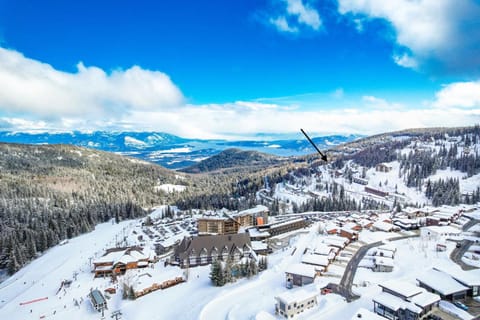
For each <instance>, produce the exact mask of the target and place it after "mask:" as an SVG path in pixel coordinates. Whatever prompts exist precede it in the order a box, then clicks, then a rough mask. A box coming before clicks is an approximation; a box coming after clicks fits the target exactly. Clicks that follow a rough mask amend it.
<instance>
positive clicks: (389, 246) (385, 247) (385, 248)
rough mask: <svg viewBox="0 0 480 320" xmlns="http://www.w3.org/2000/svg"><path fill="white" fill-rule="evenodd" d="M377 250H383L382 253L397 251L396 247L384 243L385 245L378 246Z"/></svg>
mask: <svg viewBox="0 0 480 320" xmlns="http://www.w3.org/2000/svg"><path fill="white" fill-rule="evenodd" d="M378 249H381V250H384V251H392V252H396V251H397V246H395V245H394V244H392V243H386V244H382V245H381V246H379V247H378Z"/></svg>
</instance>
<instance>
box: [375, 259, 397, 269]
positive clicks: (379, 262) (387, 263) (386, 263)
mask: <svg viewBox="0 0 480 320" xmlns="http://www.w3.org/2000/svg"><path fill="white" fill-rule="evenodd" d="M375 264H376V265H379V266H386V267H393V266H394V265H395V264H394V262H393V259H392V258H388V257H377V258H375Z"/></svg>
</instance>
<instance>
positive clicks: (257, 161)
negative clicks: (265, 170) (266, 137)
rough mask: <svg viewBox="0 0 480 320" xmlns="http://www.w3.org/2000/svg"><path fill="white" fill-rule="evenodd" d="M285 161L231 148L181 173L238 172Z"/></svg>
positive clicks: (264, 154) (267, 155)
mask: <svg viewBox="0 0 480 320" xmlns="http://www.w3.org/2000/svg"><path fill="white" fill-rule="evenodd" d="M285 161H286V159H285V158H281V157H277V156H272V155H269V154H266V153H261V152H257V151H244V150H240V149H235V148H232V149H227V150H225V151H222V152H220V153H219V154H216V155H214V156H211V157H210V158H207V159H205V160H202V161H201V162H199V163H198V164H195V165H193V166H190V167H188V168H185V169H182V170H181V171H184V172H189V173H201V172H210V171H217V170H222V169H235V170H238V168H241V167H248V168H250V169H251V168H253V167H260V168H261V167H268V166H272V165H274V164H278V163H281V162H285Z"/></svg>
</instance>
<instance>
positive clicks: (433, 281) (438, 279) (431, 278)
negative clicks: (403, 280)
mask: <svg viewBox="0 0 480 320" xmlns="http://www.w3.org/2000/svg"><path fill="white" fill-rule="evenodd" d="M417 280H418V281H419V282H421V283H423V284H425V285H427V286H428V287H430V288H432V289H434V290H435V291H437V292H439V293H441V294H442V295H445V296H446V295H450V294H454V293H457V292H462V291H466V290H468V287H465V286H464V285H462V284H460V282H458V281H456V280H455V279H453V278H452V277H451V276H449V275H448V274H446V273H443V272H441V271H438V270H435V269H432V270H429V271H427V272H425V273H423V274H421V275H420V276H418V277H417Z"/></svg>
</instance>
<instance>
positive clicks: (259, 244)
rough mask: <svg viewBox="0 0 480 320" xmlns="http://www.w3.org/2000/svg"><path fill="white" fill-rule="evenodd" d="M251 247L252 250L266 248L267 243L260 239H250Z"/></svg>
mask: <svg viewBox="0 0 480 320" xmlns="http://www.w3.org/2000/svg"><path fill="white" fill-rule="evenodd" d="M251 244H252V249H253V250H267V249H268V245H267V244H266V243H263V242H262V241H252V242H251Z"/></svg>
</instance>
